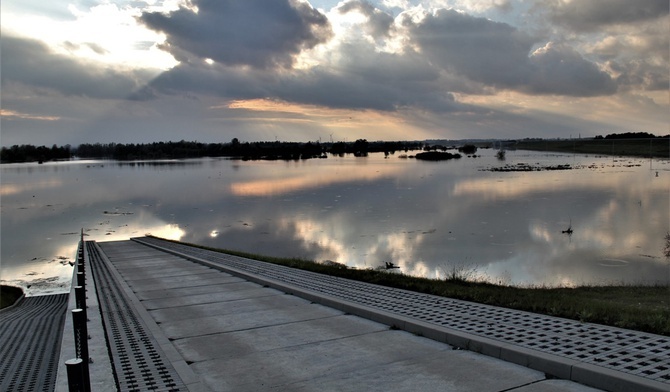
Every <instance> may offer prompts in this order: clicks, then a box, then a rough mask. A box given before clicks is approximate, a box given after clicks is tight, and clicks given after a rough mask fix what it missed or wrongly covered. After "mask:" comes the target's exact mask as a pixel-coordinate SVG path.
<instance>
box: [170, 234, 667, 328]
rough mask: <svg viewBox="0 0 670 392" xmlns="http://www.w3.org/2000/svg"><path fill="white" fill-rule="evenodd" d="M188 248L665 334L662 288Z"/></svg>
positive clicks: (665, 296) (664, 295) (665, 293)
mask: <svg viewBox="0 0 670 392" xmlns="http://www.w3.org/2000/svg"><path fill="white" fill-rule="evenodd" d="M175 242H177V241H175ZM188 245H192V246H196V247H199V248H203V249H209V250H214V251H217V252H222V253H227V254H232V255H237V256H241V257H247V258H250V259H254V260H260V261H266V262H269V263H274V264H280V265H284V266H287V267H292V268H300V269H303V270H308V271H312V272H317V273H321V274H327V275H332V276H339V277H342V278H347V279H353V280H358V281H362V282H368V283H374V284H379V285H383V286H388V287H395V288H400V289H405V290H411V291H416V292H421V293H427V294H433V295H439V296H443V297H449V298H456V299H462V300H466V301H473V302H478V303H483V304H488V305H495V306H501V307H505V308H510V309H518V310H525V311H529V312H535V313H541V314H547V315H551V316H557V317H564V318H569V319H573V320H578V321H583V322H590V323H596V324H604V325H610V326H615V327H620V328H627V329H633V330H637V331H644V332H651V333H655V334H660V335H665V336H670V287H668V286H633V285H622V286H582V287H575V288H566V287H560V288H548V287H531V288H520V287H512V286H502V285H495V284H490V283H481V282H472V281H469V280H468V279H467V277H466V276H465V275H466V274H459V273H458V272H457V271H456V272H454V273H451V274H450V276H449V277H448V278H447V279H441V280H438V279H427V278H418V277H413V276H408V275H404V274H402V273H398V272H388V271H385V270H373V269H365V270H360V269H353V268H348V267H347V266H345V265H341V264H337V263H316V262H313V261H309V260H301V259H295V258H279V257H271V256H263V255H257V254H251V253H246V252H237V251H232V250H225V249H216V248H208V247H204V246H199V245H195V244H188Z"/></svg>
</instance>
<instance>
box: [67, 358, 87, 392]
mask: <svg viewBox="0 0 670 392" xmlns="http://www.w3.org/2000/svg"><path fill="white" fill-rule="evenodd" d="M65 367H66V368H67V385H68V390H69V391H70V392H88V391H89V390H90V388H87V387H86V383H85V381H84V380H85V379H84V361H83V360H82V359H81V358H74V359H68V360H67V361H65Z"/></svg>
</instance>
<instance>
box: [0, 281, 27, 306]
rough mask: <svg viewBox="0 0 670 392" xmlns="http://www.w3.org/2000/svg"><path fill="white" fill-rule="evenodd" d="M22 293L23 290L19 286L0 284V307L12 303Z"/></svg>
mask: <svg viewBox="0 0 670 392" xmlns="http://www.w3.org/2000/svg"><path fill="white" fill-rule="evenodd" d="M22 295H23V290H21V288H20V287H14V286H5V285H2V286H0V309H4V308H6V307H8V306H11V305H14V302H16V300H17V299H19V298H20V297H21V296H22Z"/></svg>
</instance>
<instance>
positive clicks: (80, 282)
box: [77, 272, 86, 288]
mask: <svg viewBox="0 0 670 392" xmlns="http://www.w3.org/2000/svg"><path fill="white" fill-rule="evenodd" d="M77 286H81V287H84V288H85V287H86V276H85V275H84V273H83V272H77Z"/></svg>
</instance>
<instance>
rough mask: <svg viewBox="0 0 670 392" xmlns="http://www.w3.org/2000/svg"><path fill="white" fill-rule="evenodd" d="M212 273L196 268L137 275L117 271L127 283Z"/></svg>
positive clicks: (209, 270) (157, 270)
mask: <svg viewBox="0 0 670 392" xmlns="http://www.w3.org/2000/svg"><path fill="white" fill-rule="evenodd" d="M212 272H213V271H212V270H211V269H209V268H204V267H202V268H196V269H192V270H188V269H183V268H179V269H168V270H162V268H160V267H158V268H156V270H152V271H145V272H144V273H138V272H136V271H132V272H128V271H124V270H119V273H120V274H121V275H122V276H123V278H124V279H125V280H126V281H127V282H132V281H135V280H142V279H151V278H170V277H182V276H188V275H199V274H206V273H212Z"/></svg>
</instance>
